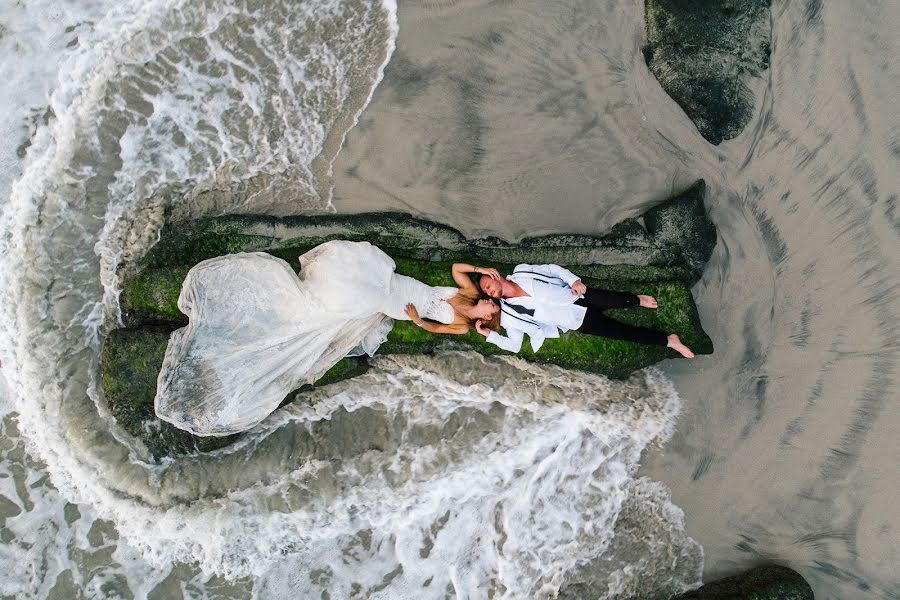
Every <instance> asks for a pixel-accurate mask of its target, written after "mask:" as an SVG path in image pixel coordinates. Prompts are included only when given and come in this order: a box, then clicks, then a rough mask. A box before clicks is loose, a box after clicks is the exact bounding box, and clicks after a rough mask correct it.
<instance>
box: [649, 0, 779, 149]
mask: <svg viewBox="0 0 900 600" xmlns="http://www.w3.org/2000/svg"><path fill="white" fill-rule="evenodd" d="M770 4H771V0H705V1H704V2H692V1H690V0H647V4H646V17H645V18H646V24H647V45H646V46H645V47H644V58H645V59H646V61H647V66H648V67H649V68H650V71H651V72H652V73H653V75H655V76H656V79H657V80H658V81H659V83H660V85H661V86H662V88H663V89H664V90H665V91H666V93H667V94H669V96H671V97H672V99H673V100H675V102H677V103H678V105H679V106H681V108H682V109H683V110H684V112H685V113H687V115H688V117H690V119H691V121H693V122H694V124H695V125H696V126H697V129H698V130H699V131H700V135H702V136H703V137H704V138H706V140H707V141H709V142H710V143H713V144H718V143H720V142H721V141H722V140H730V139H731V138H733V137H735V136H737V135H738V134H739V133H740V132H741V131H742V130H743V129H744V126H746V125H747V123H748V122H749V121H750V118H751V117H752V116H753V105H754V97H753V92H751V91H750V89H749V88H748V87H747V85H746V83H745V78H746V77H747V76H748V75H752V76H759V75H760V74H761V73H762V72H763V71H765V70H766V69H767V68H768V67H769V54H770V52H771V50H770V42H769V40H770V35H771V25H770V22H769V5H770Z"/></svg>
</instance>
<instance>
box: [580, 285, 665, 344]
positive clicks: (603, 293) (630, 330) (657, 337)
mask: <svg viewBox="0 0 900 600" xmlns="http://www.w3.org/2000/svg"><path fill="white" fill-rule="evenodd" d="M575 304H577V305H579V306H583V307H585V308H586V309H587V312H586V313H585V314H584V322H583V323H582V324H581V327H579V328H578V331H580V332H581V333H588V334H590V335H599V336H601V337H607V338H612V339H614V340H625V341H626V342H637V343H639V344H652V345H654V346H666V345H668V343H669V336H668V335H667V334H665V333H662V332H661V331H656V330H654V329H647V328H646V327H637V326H635V325H628V324H626V323H622V322H621V321H616V320H615V319H613V318H611V317H607V316H606V313H605V312H604V311H606V310H607V309H610V308H631V307H633V306H638V305H639V304H640V299H639V298H638V297H637V295H636V294H632V293H629V292H613V291H610V290H597V289H593V288H588V291H587V293H586V294H585V295H584V298H579V299H578V300H576V301H575Z"/></svg>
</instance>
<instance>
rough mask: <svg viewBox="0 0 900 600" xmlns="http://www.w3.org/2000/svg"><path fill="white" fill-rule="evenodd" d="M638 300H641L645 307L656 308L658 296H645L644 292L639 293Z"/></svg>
mask: <svg viewBox="0 0 900 600" xmlns="http://www.w3.org/2000/svg"><path fill="white" fill-rule="evenodd" d="M638 300H640V301H641V306H642V307H643V308H656V306H657V304H656V298H654V297H653V296H645V295H644V294H638Z"/></svg>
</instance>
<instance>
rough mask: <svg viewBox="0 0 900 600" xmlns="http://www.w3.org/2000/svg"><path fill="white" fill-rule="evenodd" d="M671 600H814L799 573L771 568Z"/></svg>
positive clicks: (777, 567)
mask: <svg viewBox="0 0 900 600" xmlns="http://www.w3.org/2000/svg"><path fill="white" fill-rule="evenodd" d="M672 600H813V591H812V588H810V587H809V584H808V583H806V580H805V579H803V576H802V575H800V573H797V572H796V571H794V570H792V569H789V568H787V567H779V566H775V565H772V566H766V567H757V568H755V569H751V570H750V571H747V572H746V573H741V574H740V575H734V576H732V577H726V578H725V579H720V580H719V581H714V582H713V583H707V584H706V585H704V586H701V587H699V588H697V589H696V590H693V591H690V592H685V593H684V594H680V595H678V596H675V597H674V598H672Z"/></svg>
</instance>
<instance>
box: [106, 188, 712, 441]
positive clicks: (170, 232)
mask: <svg viewBox="0 0 900 600" xmlns="http://www.w3.org/2000/svg"><path fill="white" fill-rule="evenodd" d="M704 192H705V187H704V184H703V182H702V181H698V182H697V183H696V184H695V185H694V186H693V187H691V188H690V189H689V190H688V191H686V192H685V193H683V194H681V195H679V196H677V197H676V198H673V199H671V200H669V201H667V202H665V203H663V204H661V205H660V206H658V207H655V208H653V209H652V210H650V211H648V212H647V213H646V214H645V215H644V216H643V219H644V223H645V224H646V227H645V226H644V225H642V224H641V223H640V222H639V221H638V220H634V219H630V220H627V221H625V222H623V223H620V224H618V225H616V226H615V227H614V228H613V230H612V232H610V233H609V234H607V235H604V236H589V235H549V236H542V237H538V238H528V239H525V240H522V241H521V242H519V243H518V244H509V243H507V242H504V241H502V240H500V239H496V238H481V239H476V240H468V239H466V238H465V237H464V236H463V235H462V234H461V233H460V232H458V231H457V230H455V229H453V228H451V227H447V226H445V225H440V224H437V223H432V222H429V221H424V220H421V219H414V218H412V217H410V216H408V215H402V214H394V213H378V214H363V215H323V216H309V217H287V218H273V217H262V216H238V217H235V216H231V217H220V218H213V219H204V220H200V221H193V222H189V223H181V224H177V225H171V226H167V227H166V228H164V229H163V231H162V234H161V237H160V241H159V242H158V243H157V244H156V246H154V247H153V248H152V249H151V250H150V252H148V253H147V255H146V256H145V257H144V258H143V259H142V260H141V261H140V264H139V265H138V269H137V271H136V272H135V273H134V274H133V275H131V276H130V277H128V278H127V280H126V281H125V285H124V289H123V294H122V311H123V318H124V320H125V323H126V325H127V328H126V329H120V330H116V331H114V332H112V333H111V334H110V335H109V336H108V337H107V339H106V340H105V341H104V346H103V351H102V354H101V370H102V381H103V389H104V393H105V396H106V400H107V403H108V405H109V407H110V411H111V412H112V414H113V416H114V417H115V418H116V420H117V421H118V422H119V424H120V425H122V426H123V428H124V429H126V430H127V431H128V432H129V433H131V434H132V435H134V436H136V437H138V438H139V439H141V440H142V441H143V442H144V444H145V445H146V446H147V447H148V448H149V449H150V451H151V453H152V454H154V455H155V456H162V455H173V454H183V453H191V452H197V451H207V450H211V449H214V448H218V447H222V446H224V445H227V444H228V443H230V441H232V439H233V436H231V437H229V438H198V437H195V436H191V435H190V434H188V433H186V432H183V431H181V430H178V429H176V428H174V427H172V426H170V425H168V424H166V423H164V422H161V421H159V420H158V419H156V418H155V415H154V414H153V397H154V396H155V393H156V377H157V375H158V373H159V369H160V366H161V364H162V358H163V355H164V353H165V349H166V345H167V340H168V335H169V333H170V332H171V331H173V330H174V329H176V328H178V327H180V326H183V325H185V324H186V323H187V317H186V316H185V315H183V314H182V313H181V312H180V311H179V310H178V307H177V299H178V295H179V293H180V290H181V284H182V282H183V280H184V278H185V276H186V275H187V272H188V271H189V270H190V268H191V267H192V266H193V265H195V264H197V263H198V262H200V261H202V260H205V259H207V258H212V257H214V256H220V255H223V254H228V253H232V252H244V251H264V252H268V253H270V254H273V255H275V256H279V257H281V258H283V259H285V260H286V261H287V262H288V264H290V265H291V266H292V267H293V268H295V269H297V268H299V264H298V262H297V260H296V259H297V257H298V256H299V255H300V254H303V253H304V252H306V251H307V250H309V249H310V248H312V247H314V246H316V245H318V244H321V243H322V242H324V241H327V240H329V239H350V240H366V241H369V242H371V243H373V244H375V245H376V246H378V247H380V248H381V249H382V250H384V251H385V252H387V253H388V254H389V255H391V257H392V258H393V259H394V261H395V262H396V264H397V271H398V272H399V273H403V274H406V275H410V276H413V277H416V278H418V279H420V280H422V281H425V282H427V283H429V284H431V285H454V283H453V279H452V276H451V272H450V267H451V265H452V263H453V262H458V261H462V262H469V263H477V264H487V265H494V266H497V267H498V268H499V269H500V270H501V271H504V272H508V271H511V270H512V267H513V266H515V265H516V264H518V263H521V262H529V263H548V262H552V263H557V264H561V265H564V266H567V267H569V268H570V269H571V270H572V271H573V272H575V273H577V274H578V275H580V276H581V277H582V278H583V280H584V282H585V283H586V284H587V285H588V286H598V287H606V288H610V289H622V290H631V291H635V292H636V293H645V294H650V295H653V296H656V297H657V298H658V299H659V303H660V306H659V308H658V309H657V310H626V311H612V312H611V313H610V314H611V315H613V316H615V317H616V318H619V319H621V320H623V321H626V322H630V323H633V324H637V325H643V326H646V327H652V328H655V329H659V330H661V331H666V332H677V333H678V334H679V335H680V336H681V338H682V340H683V341H684V342H685V344H687V345H688V346H689V347H691V348H692V349H693V350H694V351H695V352H696V353H698V354H709V353H711V352H712V342H711V340H710V339H709V337H708V336H707V335H706V333H705V332H704V331H703V328H702V326H701V324H700V320H699V316H698V314H697V309H696V306H695V305H694V301H693V297H692V296H691V292H690V285H691V284H693V283H694V282H695V281H697V279H698V278H699V277H700V274H701V272H702V269H703V266H704V264H705V263H706V261H707V260H708V259H709V256H710V255H711V253H712V249H713V247H714V246H715V242H716V232H715V228H714V227H713V225H712V223H711V222H710V221H709V218H708V217H707V214H706V209H705V207H704V203H703V195H704ZM443 349H464V350H474V351H477V352H480V353H482V354H485V355H491V354H505V352H504V351H502V350H500V349H499V348H497V347H496V346H493V345H491V344H488V343H487V342H486V341H485V340H484V338H482V337H481V336H480V335H478V334H477V333H475V332H470V333H469V334H467V335H462V336H447V335H444V336H440V335H434V334H431V333H428V332H427V331H425V330H423V329H421V328H419V327H416V326H415V325H413V324H412V323H411V322H408V321H398V322H396V323H395V325H394V329H393V330H392V331H391V333H390V335H389V337H388V340H387V342H385V343H384V344H383V345H382V346H381V348H379V354H391V353H406V354H409V353H430V352H435V351H438V350H443ZM520 356H521V357H523V358H525V359H526V360H531V361H535V362H543V363H551V364H556V365H560V366H563V367H566V368H571V369H578V370H583V371H589V372H594V373H601V374H604V375H607V376H609V377H614V378H625V377H627V376H628V375H629V374H631V373H632V372H634V371H635V370H637V369H640V368H643V367H646V366H649V365H652V364H654V363H656V362H659V361H660V360H663V359H665V358H672V357H676V356H677V354H676V353H675V352H674V351H672V350H669V349H668V348H660V347H656V346H643V345H640V344H632V343H628V342H620V341H616V340H609V339H605V338H598V337H594V336H587V335H581V334H578V333H574V332H569V333H567V334H564V335H562V336H561V337H560V338H559V339H551V340H547V341H546V342H545V344H544V346H543V347H542V348H541V351H540V353H538V354H534V353H533V352H531V349H530V346H528V344H525V345H524V346H523V349H522V351H521V352H520ZM367 365H368V363H367V362H366V361H365V360H364V359H361V358H357V359H344V360H343V361H341V362H340V363H338V364H337V365H335V366H334V367H333V368H332V369H331V370H330V371H328V373H326V374H325V375H324V376H323V377H322V378H321V379H320V380H319V381H317V382H316V385H317V386H318V385H327V384H329V383H333V382H335V381H339V380H341V379H347V378H349V377H353V376H355V375H358V374H360V373H362V372H364V371H365V369H366V368H367ZM298 392H299V393H300V395H302V392H303V388H301V390H298ZM294 396H295V394H291V395H290V396H289V398H293V397H294ZM286 400H287V399H286Z"/></svg>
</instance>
